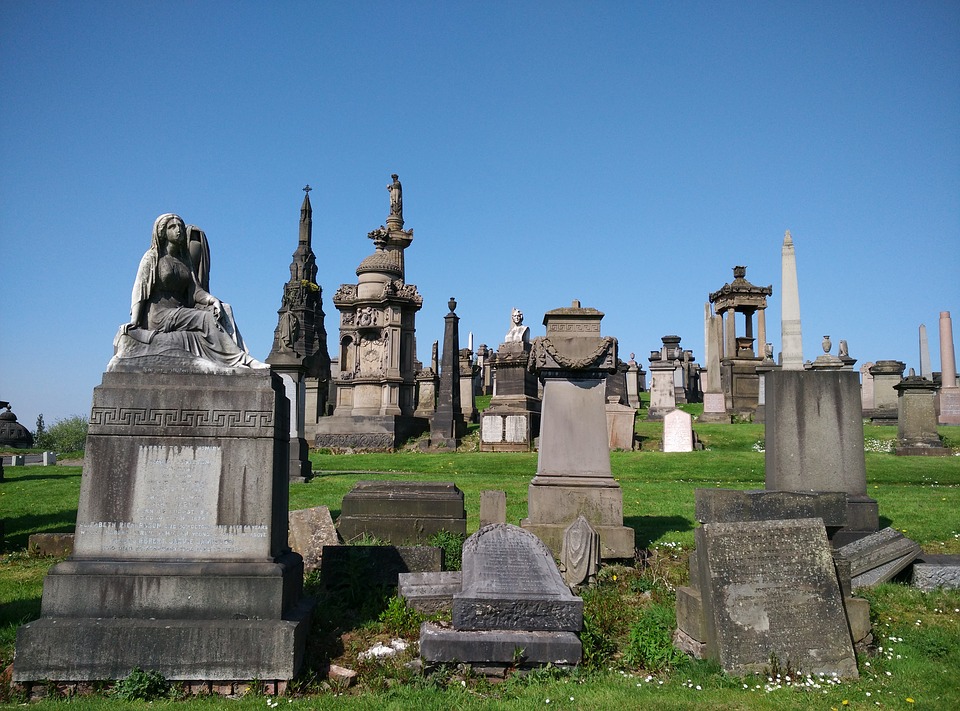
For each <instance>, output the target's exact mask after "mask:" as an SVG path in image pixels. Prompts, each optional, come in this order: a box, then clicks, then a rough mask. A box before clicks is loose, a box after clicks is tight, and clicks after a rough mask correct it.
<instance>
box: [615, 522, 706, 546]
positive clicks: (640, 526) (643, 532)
mask: <svg viewBox="0 0 960 711" xmlns="http://www.w3.org/2000/svg"><path fill="white" fill-rule="evenodd" d="M623 525H624V526H629V527H630V528H632V529H633V530H634V532H635V533H636V547H637V548H640V549H644V548H649V547H650V544H651V543H653V542H654V541H656V540H657V539H658V538H660V537H661V536H662V535H663V534H665V533H670V532H671V531H677V532H682V531H690V530H692V529H693V527H694V524H693V520H692V519H689V518H686V517H685V516H625V517H624V519H623Z"/></svg>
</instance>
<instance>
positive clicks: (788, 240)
mask: <svg viewBox="0 0 960 711" xmlns="http://www.w3.org/2000/svg"><path fill="white" fill-rule="evenodd" d="M783 244H784V245H788V244H793V237H791V236H790V230H787V231H786V232H784V233H783Z"/></svg>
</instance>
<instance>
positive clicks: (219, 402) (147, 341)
mask: <svg viewBox="0 0 960 711" xmlns="http://www.w3.org/2000/svg"><path fill="white" fill-rule="evenodd" d="M226 318H227V311H226V310H225V309H224V307H223V304H222V303H221V302H220V301H219V300H218V299H217V298H216V297H214V296H212V295H211V294H210V293H209V292H207V291H206V290H205V289H203V288H202V287H201V285H200V281H199V279H198V278H197V275H196V272H195V271H194V264H193V260H192V258H191V255H190V253H189V251H188V248H187V240H186V227H185V225H184V223H183V220H181V219H180V218H179V217H178V216H176V215H171V214H167V215H161V216H160V217H159V218H158V219H157V221H156V223H155V224H154V230H153V239H152V244H151V248H150V250H149V251H148V252H147V253H146V255H144V258H143V260H142V261H141V264H140V270H139V272H138V274H137V279H136V282H135V284H134V289H133V298H132V309H131V320H130V323H128V324H124V325H123V326H122V327H121V328H120V331H119V332H118V334H117V338H116V341H115V344H116V349H117V350H116V355H115V356H114V358H113V359H112V360H111V361H110V363H109V365H108V366H107V372H106V373H104V376H103V382H102V384H101V385H100V386H98V387H97V388H96V389H95V390H94V394H93V407H92V410H91V415H90V428H89V434H88V436H87V445H86V455H85V459H84V466H83V479H82V481H81V487H80V502H79V506H78V511H77V526H76V537H75V543H74V550H73V554H72V555H71V556H70V557H69V558H68V559H67V560H66V561H65V562H63V563H59V564H57V565H55V566H54V567H53V568H51V569H50V572H49V573H48V574H47V576H46V578H45V580H44V591H43V599H42V603H41V614H42V617H41V618H40V619H39V620H36V621H35V622H31V623H29V624H27V625H24V626H23V627H22V628H21V629H20V630H19V632H18V636H17V652H16V663H15V665H14V673H13V678H14V681H16V682H19V683H30V682H36V681H40V680H49V681H58V682H66V683H70V682H81V681H91V680H104V679H118V678H121V677H124V676H126V675H128V674H129V673H130V670H131V669H132V668H134V667H140V668H142V669H145V670H150V671H158V672H160V673H161V674H163V675H164V676H165V677H166V678H167V679H170V680H178V681H184V682H190V683H193V682H216V683H226V682H235V681H249V680H251V679H259V680H261V681H264V682H269V681H271V680H273V681H280V680H287V679H290V678H292V677H293V676H294V675H295V674H296V673H297V671H298V669H299V667H300V665H301V663H302V659H303V649H304V643H305V635H306V629H307V624H308V618H309V615H310V609H311V604H310V603H308V602H307V601H306V600H305V599H304V598H302V597H301V591H302V583H303V559H302V558H301V557H300V556H299V555H297V554H296V553H292V552H291V551H290V549H289V547H288V545H287V508H288V505H287V501H288V499H287V490H288V474H287V467H288V463H289V454H288V451H289V423H288V417H289V412H290V409H289V407H290V406H289V403H288V401H287V399H286V397H285V395H284V387H283V384H282V383H281V381H280V378H279V376H277V375H275V374H273V373H271V372H270V370H269V369H268V368H267V367H266V366H265V365H264V364H263V363H258V362H257V361H255V360H253V359H252V358H250V356H249V355H248V354H247V353H246V352H245V351H244V350H243V349H242V348H241V347H240V346H238V345H237V343H236V342H235V341H234V340H233V338H232V337H231V336H230V333H234V332H235V324H234V323H227V322H226V321H225V319H226Z"/></svg>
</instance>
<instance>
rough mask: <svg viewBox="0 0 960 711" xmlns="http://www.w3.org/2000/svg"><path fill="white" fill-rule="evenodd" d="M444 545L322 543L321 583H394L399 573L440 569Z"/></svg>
mask: <svg viewBox="0 0 960 711" xmlns="http://www.w3.org/2000/svg"><path fill="white" fill-rule="evenodd" d="M442 568H443V549H441V548H437V547H435V546H324V547H323V555H322V564H321V566H320V583H321V584H322V585H323V586H324V587H326V588H328V589H336V588H339V587H350V586H356V585H360V586H361V587H365V586H368V585H387V586H395V585H397V584H398V583H399V576H400V574H401V573H439V572H440V570H441V569H442Z"/></svg>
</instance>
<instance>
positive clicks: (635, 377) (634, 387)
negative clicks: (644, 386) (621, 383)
mask: <svg viewBox="0 0 960 711" xmlns="http://www.w3.org/2000/svg"><path fill="white" fill-rule="evenodd" d="M635 357H636V356H635V355H634V354H633V353H631V354H630V360H629V361H628V362H627V404H628V405H629V406H630V407H632V408H634V409H636V408H639V407H640V366H638V365H637V361H636V360H634V358H635Z"/></svg>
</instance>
